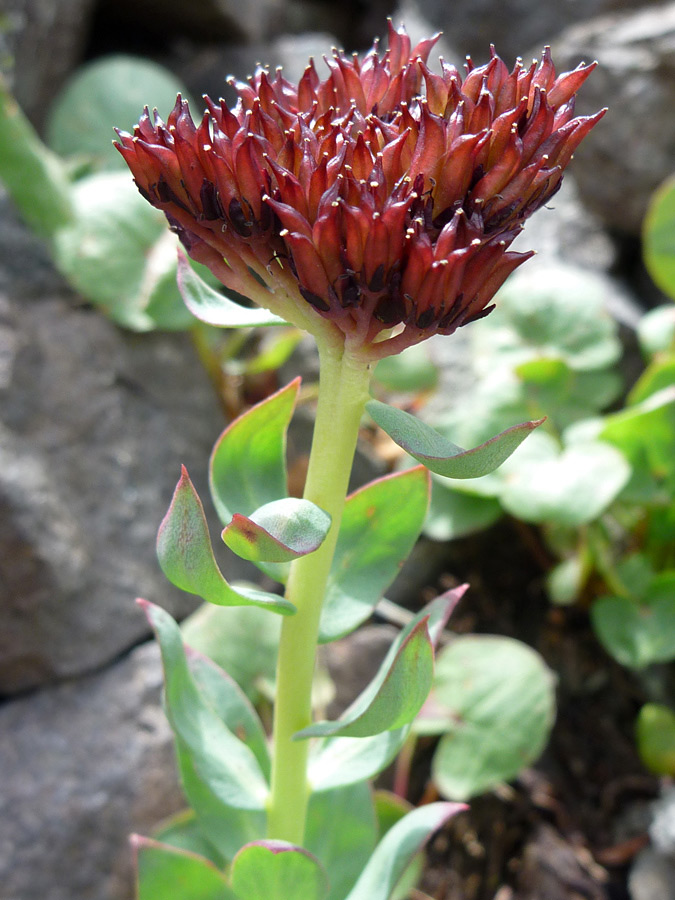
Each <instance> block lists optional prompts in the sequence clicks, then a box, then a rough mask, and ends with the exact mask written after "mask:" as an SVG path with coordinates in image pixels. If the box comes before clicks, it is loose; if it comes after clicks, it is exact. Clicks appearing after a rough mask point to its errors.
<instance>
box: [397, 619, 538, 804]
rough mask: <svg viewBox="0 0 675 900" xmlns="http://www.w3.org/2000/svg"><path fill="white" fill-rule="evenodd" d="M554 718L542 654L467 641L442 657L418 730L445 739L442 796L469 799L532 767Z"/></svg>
mask: <svg viewBox="0 0 675 900" xmlns="http://www.w3.org/2000/svg"><path fill="white" fill-rule="evenodd" d="M554 716H555V691H554V679H553V675H552V673H551V671H550V670H549V669H548V667H547V666H546V665H545V664H544V662H543V660H542V659H541V657H540V656H539V654H538V653H535V651H534V650H532V649H531V648H530V647H527V646H526V645H525V644H522V643H521V642H520V641H516V640H513V639H511V638H505V637H495V636H474V635H469V636H466V637H458V638H455V639H454V640H453V641H452V643H451V644H449V645H448V646H447V647H446V648H445V649H443V650H442V651H441V652H440V653H439V655H438V657H437V660H436V676H435V679H434V688H433V689H432V692H431V695H430V697H429V701H428V703H427V704H426V705H425V707H424V708H423V710H422V712H421V714H420V716H419V718H418V719H417V722H416V723H415V730H416V731H418V732H419V733H422V734H424V733H426V734H442V735H443V737H442V738H441V740H440V743H439V745H438V748H437V750H436V753H435V756H434V760H433V765H432V771H433V776H434V780H435V782H436V784H437V785H438V788H439V790H440V791H441V792H442V793H443V794H444V795H445V796H447V797H452V798H453V799H459V800H466V799H469V798H470V797H474V796H476V795H477V794H480V793H482V792H483V791H486V790H488V789H489V788H491V787H493V786H494V785H496V784H498V783H499V782H500V781H506V780H508V779H510V778H513V777H514V776H515V775H517V774H518V772H519V771H520V770H521V769H523V768H524V767H525V766H527V765H529V764H530V763H532V762H533V761H534V760H535V759H536V758H537V757H538V756H539V754H540V753H541V752H542V750H543V748H544V746H545V744H546V741H547V739H548V735H549V732H550V729H551V727H552V725H553V720H554Z"/></svg>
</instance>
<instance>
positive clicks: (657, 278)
mask: <svg viewBox="0 0 675 900" xmlns="http://www.w3.org/2000/svg"><path fill="white" fill-rule="evenodd" d="M642 239H643V248H644V249H643V253H644V261H645V266H646V267H647V271H648V272H649V274H650V275H651V277H652V278H653V279H654V282H655V283H656V284H657V285H658V287H660V288H661V290H662V291H663V292H664V293H665V294H668V295H669V296H670V297H673V298H675V176H673V177H672V178H669V179H668V180H667V181H665V182H664V183H663V184H662V185H661V187H660V188H659V189H658V190H657V191H656V193H655V194H654V195H653V197H652V199H651V202H650V204H649V208H648V210H647V215H646V216H645V218H644V222H643V225H642Z"/></svg>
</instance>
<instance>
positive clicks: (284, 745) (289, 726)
mask: <svg viewBox="0 0 675 900" xmlns="http://www.w3.org/2000/svg"><path fill="white" fill-rule="evenodd" d="M319 355H320V362H321V368H320V377H319V400H318V408H317V414H316V424H315V426H314V439H313V441H312V450H311V454H310V459H309V469H308V472H307V481H306V484H305V494H304V496H305V499H307V500H311V501H312V503H315V504H316V505H317V506H319V507H321V509H323V510H325V511H326V512H327V513H329V514H330V516H331V518H332V525H331V529H330V531H329V533H328V536H327V538H326V540H325V541H324V543H323V544H322V546H321V547H320V548H319V549H318V550H317V551H316V552H315V553H311V554H309V555H308V556H304V557H302V558H300V559H298V560H296V561H295V562H294V563H293V565H292V566H291V572H290V575H289V579H288V587H287V589H286V597H287V598H288V599H289V600H291V601H292V602H293V603H294V604H295V605H296V607H297V610H298V611H297V613H296V614H295V615H294V616H288V617H287V618H285V619H284V621H283V624H282V629H281V642H280V645H279V658H278V663H277V691H276V695H277V699H276V705H275V711H274V747H273V757H272V790H271V795H270V802H269V805H268V837H270V838H274V839H279V840H285V841H290V842H291V843H294V844H302V842H303V839H304V832H305V818H306V812H307V802H308V800H309V786H308V782H307V756H308V750H309V742H308V741H293V740H292V738H293V735H294V734H295V732H296V731H299V730H300V729H302V728H305V727H306V726H308V725H309V724H310V723H311V721H312V706H311V697H312V679H313V675H314V665H315V658H316V649H317V642H318V633H319V619H320V616H321V607H322V604H323V599H324V594H325V591H326V583H327V581H328V575H329V572H330V568H331V563H332V561H333V555H334V553H335V544H336V542H337V535H338V531H339V528H340V520H341V518H342V510H343V508H344V503H345V497H346V494H347V485H348V482H349V475H350V472H351V468H352V461H353V459H354V452H355V450H356V440H357V437H358V431H359V423H360V421H361V416H362V414H363V409H364V406H365V403H366V401H367V400H368V384H369V381H370V371H369V366H368V364H367V363H366V362H364V361H363V360H362V359H356V358H354V357H352V356H349V355H347V354H345V353H344V351H343V350H342V348H340V349H339V350H338V349H336V348H335V347H334V346H326V345H324V346H321V345H320V347H319Z"/></svg>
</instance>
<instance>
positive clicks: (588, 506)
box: [499, 442, 630, 527]
mask: <svg viewBox="0 0 675 900" xmlns="http://www.w3.org/2000/svg"><path fill="white" fill-rule="evenodd" d="M629 477H630V466H629V465H628V463H627V462H626V460H625V458H624V457H623V455H622V454H621V453H619V452H618V451H617V450H615V449H614V448H613V447H610V446H609V445H608V444H603V443H600V442H596V443H587V444H580V445H577V444H575V445H573V446H571V447H568V448H567V449H565V450H563V451H562V453H560V455H559V456H557V457H556V458H553V459H542V460H540V461H539V462H536V461H535V462H531V463H530V465H529V466H528V467H522V468H518V469H517V470H513V471H510V472H509V477H508V478H507V479H505V480H504V484H503V488H502V491H501V493H500V497H499V498H500V500H501V502H502V505H503V506H504V508H505V509H506V510H507V511H508V512H510V513H511V514H512V515H514V516H517V517H518V518H520V519H524V520H525V521H526V522H555V523H556V524H558V525H566V526H569V527H575V526H577V525H582V524H583V523H585V522H590V521H592V520H593V519H596V518H597V517H598V516H599V515H600V513H602V512H603V510H605V509H606V508H607V507H608V506H609V504H610V503H611V502H612V501H613V500H614V498H615V497H616V496H617V495H618V494H619V492H620V491H621V489H622V488H623V486H624V485H625V484H626V482H627V481H628V478H629Z"/></svg>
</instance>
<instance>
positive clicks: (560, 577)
mask: <svg viewBox="0 0 675 900" xmlns="http://www.w3.org/2000/svg"><path fill="white" fill-rule="evenodd" d="M587 574H588V573H587V572H586V571H585V567H584V564H583V560H582V559H581V557H580V556H571V557H570V558H569V559H565V560H563V561H562V562H561V563H558V565H557V566H554V567H553V568H552V569H551V571H550V572H549V573H548V576H547V578H546V590H547V591H548V595H549V597H550V598H551V602H552V603H555V604H557V605H558V606H567V605H569V604H570V603H575V602H576V601H577V599H578V598H579V594H580V592H581V588H582V587H583V584H584V579H585V577H586V575H587Z"/></svg>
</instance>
